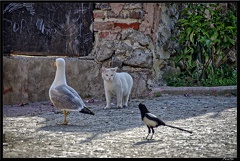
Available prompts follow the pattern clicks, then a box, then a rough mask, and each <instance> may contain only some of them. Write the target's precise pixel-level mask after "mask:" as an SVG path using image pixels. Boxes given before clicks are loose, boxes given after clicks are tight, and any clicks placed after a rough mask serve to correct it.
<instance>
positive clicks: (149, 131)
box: [146, 126, 151, 139]
mask: <svg viewBox="0 0 240 161" xmlns="http://www.w3.org/2000/svg"><path fill="white" fill-rule="evenodd" d="M147 127H148V135H149V134H150V133H151V129H150V127H149V126H147ZM148 135H147V136H146V139H147V137H148Z"/></svg>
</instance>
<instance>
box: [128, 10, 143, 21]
mask: <svg viewBox="0 0 240 161" xmlns="http://www.w3.org/2000/svg"><path fill="white" fill-rule="evenodd" d="M143 16H144V12H143V11H142V10H138V11H130V12H129V18H134V19H142V18H143Z"/></svg>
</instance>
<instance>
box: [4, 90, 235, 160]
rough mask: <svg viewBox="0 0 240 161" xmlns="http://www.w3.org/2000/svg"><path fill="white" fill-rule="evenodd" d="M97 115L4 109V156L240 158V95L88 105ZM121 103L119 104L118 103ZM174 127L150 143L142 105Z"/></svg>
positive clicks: (40, 107)
mask: <svg viewBox="0 0 240 161" xmlns="http://www.w3.org/2000/svg"><path fill="white" fill-rule="evenodd" d="M85 101H86V104H87V105H88V106H91V110H92V111H94V112H95V115H94V116H92V115H86V114H81V113H78V112H70V114H69V115H68V122H69V125H58V124H57V123H61V122H62V121H63V113H62V112H61V111H60V110H58V109H56V108H54V107H53V106H51V105H50V102H48V101H46V102H34V103H29V104H26V105H24V106H19V105H5V106H3V132H4V134H5V143H4V146H3V158H15V157H17V158H23V157H24V158H29V157H31V158H39V157H41V158H49V157H73V158H115V157H121V158H128V157H129V158H130V157H131V158H144V157H151V158H154V157H156V158H228V159H232V158H237V97H236V96H234V95H231V94H227V95H219V96H213V95H194V94H187V95H185V94H178V95H171V94H164V93H162V94H161V96H160V97H151V98H141V99H132V100H131V102H130V104H129V107H128V108H122V109H117V108H116V104H114V105H113V108H111V109H105V110H104V109H103V107H105V101H104V100H99V99H94V103H87V100H85ZM113 102H114V103H116V100H114V101H113ZM140 102H143V103H145V104H146V106H147V107H148V109H149V110H150V111H151V112H152V113H154V114H155V115H157V116H158V117H160V118H161V119H162V120H163V121H164V122H165V123H167V124H169V125H174V126H178V127H181V128H184V129H187V130H191V131H193V134H189V133H186V132H184V131H180V130H177V129H172V128H170V127H162V126H161V127H158V128H155V135H154V136H153V139H154V140H150V141H148V140H145V139H144V137H146V135H147V133H148V129H147V127H146V126H145V125H144V124H143V123H142V122H141V116H140V111H139V109H138V104H139V103H140Z"/></svg>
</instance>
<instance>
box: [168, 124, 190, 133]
mask: <svg viewBox="0 0 240 161" xmlns="http://www.w3.org/2000/svg"><path fill="white" fill-rule="evenodd" d="M165 126H168V127H171V128H175V129H178V130H182V131H186V132H189V133H192V131H188V130H185V129H182V128H180V127H175V126H171V125H167V124H165Z"/></svg>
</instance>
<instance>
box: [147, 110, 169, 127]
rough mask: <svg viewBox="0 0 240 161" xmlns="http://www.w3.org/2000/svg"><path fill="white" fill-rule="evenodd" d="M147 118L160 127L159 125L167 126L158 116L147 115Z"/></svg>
mask: <svg viewBox="0 0 240 161" xmlns="http://www.w3.org/2000/svg"><path fill="white" fill-rule="evenodd" d="M145 117H146V118H147V119H149V120H152V121H155V122H157V123H158V126H159V125H165V123H164V122H163V121H162V120H160V119H159V118H158V117H157V116H155V115H154V114H152V113H145Z"/></svg>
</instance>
